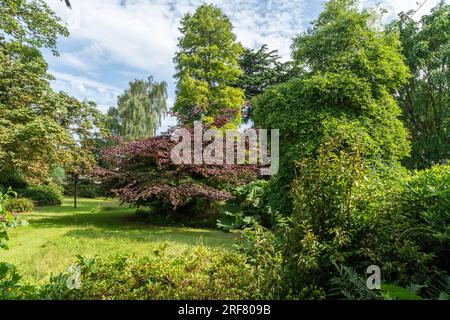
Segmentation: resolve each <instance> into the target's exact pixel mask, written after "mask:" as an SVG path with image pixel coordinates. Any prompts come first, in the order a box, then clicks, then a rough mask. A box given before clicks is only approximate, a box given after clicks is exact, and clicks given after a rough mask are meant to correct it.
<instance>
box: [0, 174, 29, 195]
mask: <svg viewBox="0 0 450 320" xmlns="http://www.w3.org/2000/svg"><path fill="white" fill-rule="evenodd" d="M27 187H28V183H27V182H26V180H25V178H24V177H23V175H21V174H19V173H17V172H7V171H4V172H2V174H1V175H0V191H2V192H6V191H7V190H8V189H9V188H11V189H12V190H17V189H25V188H27Z"/></svg>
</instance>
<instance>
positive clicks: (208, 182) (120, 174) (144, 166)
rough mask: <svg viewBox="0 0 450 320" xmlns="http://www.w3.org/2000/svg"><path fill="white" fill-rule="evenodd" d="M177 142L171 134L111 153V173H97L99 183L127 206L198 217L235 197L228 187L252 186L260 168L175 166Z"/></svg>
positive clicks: (108, 156)
mask: <svg viewBox="0 0 450 320" xmlns="http://www.w3.org/2000/svg"><path fill="white" fill-rule="evenodd" d="M176 144H177V143H176V142H174V141H172V139H171V135H170V134H169V133H167V134H164V135H161V136H158V137H152V138H148V139H143V140H138V141H134V142H131V143H128V144H122V145H119V146H114V147H111V148H108V149H106V150H105V151H104V154H103V161H104V162H105V163H107V164H108V167H109V168H114V169H103V168H97V170H96V171H95V172H94V175H95V178H96V179H97V180H99V181H101V182H102V183H103V185H104V186H108V187H109V189H110V190H112V191H113V192H114V193H115V194H116V195H117V196H119V198H120V199H121V200H122V201H123V202H127V203H131V204H134V205H136V206H149V205H152V204H154V203H158V206H159V208H161V209H162V210H163V211H165V212H173V211H179V212H182V213H183V214H189V213H190V214H192V213H194V214H195V213H197V212H198V210H197V209H198V205H199V204H201V203H203V204H205V206H206V208H207V207H208V206H209V205H210V203H211V202H214V201H220V200H228V199H231V198H232V197H233V196H232V194H231V193H230V192H228V188H231V187H234V186H236V185H242V184H245V183H248V182H250V181H252V180H253V179H254V178H255V176H256V171H257V170H256V169H257V168H256V167H255V166H253V167H252V166H239V165H196V164H181V165H175V164H173V163H172V161H171V151H172V150H173V148H174V146H175V145H176Z"/></svg>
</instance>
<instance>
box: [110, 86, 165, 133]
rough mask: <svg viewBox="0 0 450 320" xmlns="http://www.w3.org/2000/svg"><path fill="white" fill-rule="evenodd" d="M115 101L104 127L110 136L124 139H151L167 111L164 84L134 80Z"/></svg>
mask: <svg viewBox="0 0 450 320" xmlns="http://www.w3.org/2000/svg"><path fill="white" fill-rule="evenodd" d="M129 86H130V88H129V89H128V90H126V91H125V92H124V93H123V94H122V95H120V96H119V97H118V99H117V107H115V108H114V107H111V108H109V110H108V115H107V118H106V127H107V128H108V129H109V130H110V131H111V134H113V135H117V136H121V137H123V138H124V139H126V140H136V139H140V138H147V137H151V136H154V135H155V134H156V130H157V129H158V126H160V125H161V120H162V116H163V113H164V112H166V111H167V103H166V100H167V83H166V82H164V81H162V82H154V81H153V77H150V78H149V79H148V80H134V81H132V82H130V84H129Z"/></svg>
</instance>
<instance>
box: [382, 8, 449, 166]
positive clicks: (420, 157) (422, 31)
mask: <svg viewBox="0 0 450 320" xmlns="http://www.w3.org/2000/svg"><path fill="white" fill-rule="evenodd" d="M388 30H390V32H397V33H399V34H400V39H401V41H402V53H403V54H404V55H405V57H406V63H407V64H408V66H409V68H410V70H411V73H412V75H413V77H412V78H411V79H410V81H409V83H408V84H407V85H406V86H405V87H404V88H402V89H401V90H400V92H399V95H398V101H399V104H400V107H401V108H402V110H403V119H404V121H405V125H406V126H407V127H408V129H409V130H410V132H411V141H412V153H411V158H408V159H405V161H404V162H405V164H406V165H407V166H409V167H411V168H416V169H423V168H428V167H431V166H433V165H435V164H438V163H441V162H442V161H445V160H446V159H448V158H449V155H450V143H449V126H450V120H449V119H450V116H449V115H450V87H449V81H450V68H449V59H450V5H448V4H445V3H444V2H441V3H440V4H439V5H438V6H437V7H435V8H434V9H433V10H432V12H431V14H430V15H425V16H423V17H422V19H421V20H420V21H415V20H413V19H412V18H410V15H409V13H403V14H401V15H400V18H399V20H397V21H395V22H394V23H393V24H392V25H390V26H389V27H388Z"/></svg>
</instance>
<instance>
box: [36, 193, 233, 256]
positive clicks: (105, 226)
mask: <svg viewBox="0 0 450 320" xmlns="http://www.w3.org/2000/svg"><path fill="white" fill-rule="evenodd" d="M134 217H135V209H134V208H129V207H125V206H119V205H118V204H117V203H104V202H103V203H102V202H101V201H95V200H92V201H82V202H80V205H79V207H78V208H77V209H74V208H73V207H71V206H70V205H68V203H67V202H66V203H65V205H63V206H61V207H47V208H46V207H43V208H40V209H39V211H37V212H36V213H34V214H33V215H32V216H31V217H30V218H31V219H30V220H29V222H30V224H32V225H33V227H34V228H65V227H75V228H77V229H75V230H70V231H68V232H67V233H66V234H65V236H68V237H75V238H90V239H118V238H119V239H120V238H123V239H129V240H132V241H140V242H164V241H171V242H177V243H184V244H188V245H198V244H205V245H208V246H212V247H230V246H231V243H232V240H233V239H236V235H233V234H228V233H224V232H221V231H219V230H213V229H195V228H180V227H171V226H155V225H152V224H151V222H148V221H147V222H145V221H141V220H138V219H135V218H134Z"/></svg>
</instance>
